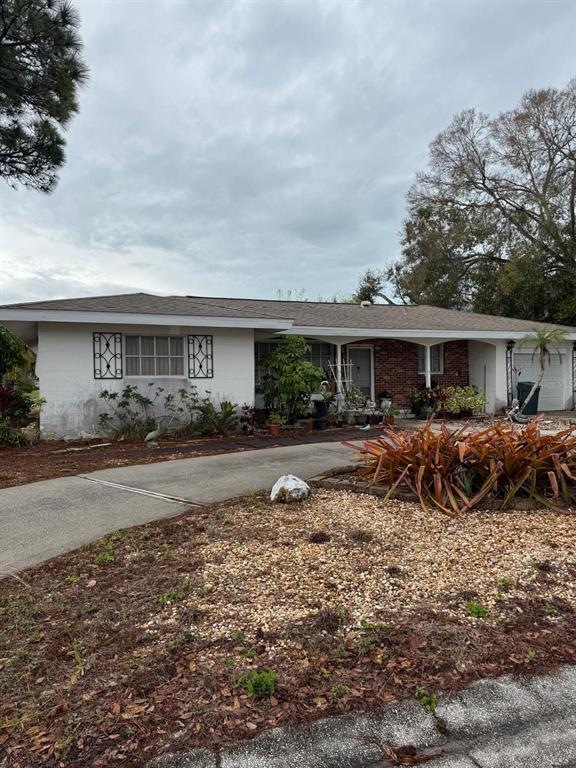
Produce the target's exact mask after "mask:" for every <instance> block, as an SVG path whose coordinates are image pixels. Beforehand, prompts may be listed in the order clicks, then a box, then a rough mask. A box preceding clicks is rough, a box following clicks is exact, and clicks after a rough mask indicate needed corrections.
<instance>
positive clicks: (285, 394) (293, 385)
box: [262, 336, 325, 423]
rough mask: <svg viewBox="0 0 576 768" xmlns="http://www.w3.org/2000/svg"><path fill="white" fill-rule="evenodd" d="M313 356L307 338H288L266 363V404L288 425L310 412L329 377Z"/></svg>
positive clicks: (285, 338)
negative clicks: (313, 362) (317, 391)
mask: <svg viewBox="0 0 576 768" xmlns="http://www.w3.org/2000/svg"><path fill="white" fill-rule="evenodd" d="M309 355H310V346H309V345H308V343H307V341H306V339H304V337H303V336H285V337H284V338H283V339H282V340H281V341H280V343H279V344H278V345H277V347H276V349H275V350H274V351H273V352H271V353H270V354H269V355H268V356H267V357H266V358H265V359H264V361H263V367H264V375H263V379H262V388H263V394H264V405H265V406H266V408H267V409H268V410H270V411H273V412H275V413H279V414H281V415H282V416H284V418H285V419H286V420H287V421H288V423H292V422H293V421H294V420H295V419H297V418H298V417H299V416H303V415H305V414H306V413H307V412H308V410H309V405H310V395H311V394H312V393H313V392H315V391H316V390H317V389H318V387H319V386H320V382H321V381H322V380H323V379H324V377H325V374H324V371H323V370H322V369H321V368H317V367H316V366H315V365H312V363H311V362H310V360H309V359H308V358H309Z"/></svg>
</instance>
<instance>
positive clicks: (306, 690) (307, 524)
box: [0, 490, 576, 768]
mask: <svg viewBox="0 0 576 768" xmlns="http://www.w3.org/2000/svg"><path fill="white" fill-rule="evenodd" d="M21 576H22V581H19V580H17V579H15V578H8V579H4V581H2V582H0V611H1V613H2V618H1V622H0V702H1V703H0V752H3V753H4V754H6V755H8V762H7V766H9V768H35V766H66V767H67V768H68V767H74V766H77V767H78V768H79V767H80V766H83V767H84V766H88V765H90V766H106V767H107V768H109V767H110V766H116V765H118V766H120V765H121V766H123V767H125V766H134V768H135V767H136V766H142V764H143V763H144V762H145V761H146V760H147V759H149V758H152V757H154V756H156V755H158V754H161V753H162V752H166V751H177V750H183V749H187V748H191V747H194V746H200V745H209V746H223V745H226V744H232V743H239V742H242V741H245V740H247V739H250V738H251V737H253V736H254V735H255V734H257V733H258V732H259V731H261V730H262V729H264V728H270V727H272V726H275V725H287V724H293V723H298V722H304V721H309V720H311V719H314V718H316V717H319V716H323V715H326V714H330V713H341V712H346V711H365V710H369V709H371V708H375V707H380V706H382V705H383V704H384V703H386V702H389V701H391V700H393V699H394V698H402V697H414V696H417V697H419V698H420V699H421V700H422V703H423V704H428V705H429V704H430V701H433V699H434V696H435V695H437V694H442V693H443V692H453V691H455V690H457V689H458V688H460V687H462V686H464V685H466V684H467V683H469V682H470V681H472V680H474V679H476V678H479V677H483V676H495V675H499V674H502V673H504V672H515V673H519V672H526V673H530V672H536V671H543V670H545V669H548V668H552V667H554V666H555V665H558V664H560V663H564V662H572V663H573V662H575V661H576V619H575V615H574V607H575V605H576V584H575V576H576V513H575V512H573V511H534V512H505V513H504V512H486V511H484V512H474V513H468V514H467V515H465V516H462V517H460V518H458V519H456V520H451V519H448V518H446V517H444V516H442V515H441V514H432V515H431V514H427V513H425V512H423V511H422V510H421V509H420V507H419V506H417V505H415V504H411V503H403V502H399V501H390V502H387V503H384V502H382V500H381V499H379V498H376V497H372V496H359V495H356V494H350V493H347V492H343V491H328V490H317V491H316V492H315V494H314V495H313V497H312V498H311V499H310V500H308V501H307V502H305V503H304V504H302V505H289V506H282V505H272V504H271V503H270V502H269V501H268V500H267V499H266V498H264V497H261V496H254V497H249V498H245V499H241V500H238V501H234V502H228V503H227V504H224V505H220V506H217V507H214V508H207V509H205V510H202V511H200V512H198V511H193V512H188V513H185V514H184V515H182V516H180V517H178V518H172V519H170V520H165V521H162V522H160V523H155V524H151V525H147V526H143V527H139V528H133V529H130V530H127V531H122V532H121V533H117V534H113V535H111V536H108V537H106V538H105V539H102V540H101V541H99V542H97V543H95V544H94V545H92V546H89V547H86V548H83V549H81V550H78V551H77V552H74V553H72V554H69V555H65V556H63V557H60V558H56V559H55V560H53V561H51V562H49V563H46V564H44V565H43V566H40V567H37V568H33V569H30V570H28V571H26V572H24V573H23V574H21ZM254 672H256V673H261V672H264V673H273V674H267V675H255V674H253V673H254ZM254 688H255V689H256V690H255V692H254V691H253V689H254ZM260 688H261V689H262V693H261V694H260V695H259V689H260ZM249 693H252V694H253V695H249Z"/></svg>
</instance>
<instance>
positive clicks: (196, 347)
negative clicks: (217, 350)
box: [188, 336, 214, 379]
mask: <svg viewBox="0 0 576 768" xmlns="http://www.w3.org/2000/svg"><path fill="white" fill-rule="evenodd" d="M213 377H214V357H213V344H212V336H188V378H190V379H212V378H213Z"/></svg>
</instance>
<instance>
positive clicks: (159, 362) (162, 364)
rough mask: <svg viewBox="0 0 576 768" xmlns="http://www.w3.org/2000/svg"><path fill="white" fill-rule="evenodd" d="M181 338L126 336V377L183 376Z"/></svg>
mask: <svg viewBox="0 0 576 768" xmlns="http://www.w3.org/2000/svg"><path fill="white" fill-rule="evenodd" d="M183 375H184V340H183V338H182V337H181V336H126V376H183Z"/></svg>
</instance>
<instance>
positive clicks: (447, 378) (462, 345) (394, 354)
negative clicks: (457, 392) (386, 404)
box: [371, 339, 468, 406]
mask: <svg viewBox="0 0 576 768" xmlns="http://www.w3.org/2000/svg"><path fill="white" fill-rule="evenodd" d="M371 343H372V344H373V346H374V385H375V394H376V395H378V393H379V392H382V391H387V392H388V393H389V394H390V395H391V397H392V400H393V402H394V403H395V405H399V406H407V405H409V402H408V399H409V395H410V392H411V391H412V390H413V389H419V388H420V387H423V386H424V385H425V378H424V376H423V375H421V374H419V373H418V352H417V347H416V345H415V344H412V343H411V342H409V341H397V340H395V339H374V340H373V341H372V342H371ZM432 380H433V381H435V382H437V384H438V386H440V387H449V386H466V385H467V384H468V342H467V341H466V340H462V341H461V340H458V341H448V342H446V343H445V344H444V373H443V374H433V375H432Z"/></svg>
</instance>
